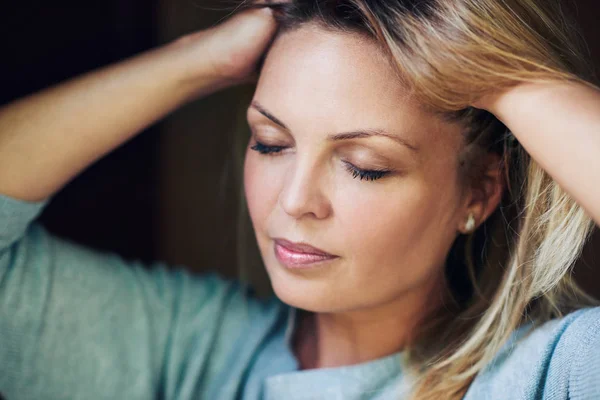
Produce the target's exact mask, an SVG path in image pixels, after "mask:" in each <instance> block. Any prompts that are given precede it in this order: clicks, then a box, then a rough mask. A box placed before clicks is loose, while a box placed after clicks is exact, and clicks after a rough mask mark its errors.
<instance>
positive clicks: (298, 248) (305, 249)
mask: <svg viewBox="0 0 600 400" xmlns="http://www.w3.org/2000/svg"><path fill="white" fill-rule="evenodd" d="M275 242H276V243H277V244H279V245H280V246H283V247H285V248H287V249H290V250H292V251H295V252H297V253H306V254H318V255H321V256H328V257H335V255H333V254H330V253H328V252H326V251H324V250H321V249H319V248H317V247H314V246H311V245H310V244H308V243H303V242H290V241H289V240H285V239H282V238H276V239H275Z"/></svg>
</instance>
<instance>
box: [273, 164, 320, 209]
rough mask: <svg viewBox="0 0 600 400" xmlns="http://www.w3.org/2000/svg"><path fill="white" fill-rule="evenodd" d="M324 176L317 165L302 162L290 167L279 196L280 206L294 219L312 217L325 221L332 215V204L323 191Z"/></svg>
mask: <svg viewBox="0 0 600 400" xmlns="http://www.w3.org/2000/svg"><path fill="white" fill-rule="evenodd" d="M323 184H324V175H323V172H322V171H319V170H318V168H316V166H315V165H309V164H308V163H304V165H301V163H300V162H297V163H294V165H293V166H291V167H290V169H289V171H288V174H287V176H286V178H285V182H284V184H283V187H282V190H281V192H280V194H279V205H280V206H281V208H282V209H283V210H284V211H285V212H286V213H287V214H288V215H290V216H291V217H293V218H296V219H298V218H301V217H303V216H307V215H311V216H312V217H313V218H318V219H323V218H327V216H329V215H330V214H331V204H330V202H329V200H328V199H327V196H326V195H325V192H324V190H323Z"/></svg>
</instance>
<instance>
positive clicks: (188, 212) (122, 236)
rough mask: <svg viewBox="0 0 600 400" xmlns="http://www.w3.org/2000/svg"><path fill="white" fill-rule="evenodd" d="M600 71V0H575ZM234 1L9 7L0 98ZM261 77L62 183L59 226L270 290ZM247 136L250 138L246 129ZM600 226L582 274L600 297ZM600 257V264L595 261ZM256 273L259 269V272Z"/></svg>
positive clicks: (166, 35) (203, 22)
mask: <svg viewBox="0 0 600 400" xmlns="http://www.w3.org/2000/svg"><path fill="white" fill-rule="evenodd" d="M568 3H569V4H574V5H575V8H576V9H577V17H578V19H579V23H580V24H581V27H582V30H583V33H584V36H585V38H586V40H587V43H588V45H589V48H590V53H591V58H592V59H593V60H594V61H595V64H596V65H597V67H598V69H599V70H600V41H598V40H597V39H598V38H600V27H599V25H598V23H597V21H598V19H599V18H600V3H599V2H598V1H597V0H573V1H569V2H568ZM232 4H234V2H233V1H218V0H212V1H204V0H145V1H141V0H102V1H93V0H90V1H87V2H81V1H73V0H57V1H54V2H51V3H48V2H46V1H40V0H32V1H28V2H9V3H8V4H4V5H3V7H2V13H0V41H1V43H2V49H3V52H2V56H1V57H2V58H1V62H0V88H1V90H0V104H4V103H6V102H8V101H10V100H13V99H15V98H18V97H21V96H24V95H26V94H28V93H31V92H34V91H37V90H40V89H42V88H44V87H47V86H49V85H52V84H55V83H58V82H60V81H63V80H65V79H68V78H70V77H73V76H75V75H78V74H80V73H83V72H87V71H90V70H92V69H95V68H99V67H102V66H104V65H107V64H110V63H112V62H115V61H118V60H121V59H123V58H126V57H128V56H130V55H133V54H136V53H139V52H141V51H144V50H146V49H149V48H151V47H154V46H157V45H160V44H163V43H166V42H168V41H170V40H172V39H174V38H176V37H178V36H180V35H183V34H184V33H187V32H191V31H195V30H197V29H202V28H206V27H208V26H211V25H213V24H215V23H216V22H217V21H219V20H220V19H222V18H223V17H225V16H226V15H227V14H228V11H227V9H231V7H232ZM251 95H252V87H248V86H246V87H238V88H233V89H228V90H226V91H224V92H220V93H217V94H215V95H212V96H210V97H208V98H205V99H201V100H198V101H195V102H193V103H191V104H189V105H187V106H185V107H183V108H181V109H179V110H178V111H176V112H175V113H173V114H171V115H170V116H168V117H167V118H166V119H164V120H163V121H161V122H160V123H158V124H156V125H154V126H153V127H151V128H150V129H148V130H147V131H145V132H143V133H142V134H140V135H138V136H136V137H135V138H134V139H133V140H131V141H130V142H128V143H126V144H125V145H124V146H122V147H121V148H119V149H118V150H116V151H114V152H112V153H111V154H109V155H108V156H106V157H105V158H103V159H102V160H100V161H98V162H97V163H95V164H94V165H92V166H91V167H90V168H88V169H87V170H86V171H85V172H84V173H82V174H81V175H80V176H78V177H77V178H76V179H74V180H73V181H72V182H71V183H70V184H69V185H68V186H66V187H65V188H64V190H62V191H61V192H60V193H58V194H57V195H56V196H55V197H54V198H53V199H52V201H51V202H50V204H49V205H48V207H47V208H46V209H45V211H44V213H43V214H42V216H41V219H42V221H43V222H44V224H45V225H46V226H47V227H48V228H49V229H50V230H51V231H53V232H54V233H55V234H58V235H60V236H63V237H67V238H72V239H74V240H76V241H78V242H80V243H83V244H85V245H88V246H91V247H94V248H96V249H99V250H103V251H114V252H117V253H119V254H121V255H122V256H124V257H125V258H127V259H132V260H133V259H141V260H143V261H145V262H147V263H150V262H151V261H153V260H163V261H165V262H167V263H168V264H170V265H177V266H181V267H185V268H189V269H191V270H193V271H196V272H201V271H205V270H208V269H217V268H218V269H219V271H221V272H222V273H223V274H224V275H225V276H229V277H236V276H238V275H239V274H246V275H248V274H250V275H251V276H246V277H245V278H246V279H248V280H249V281H251V282H252V283H253V284H254V285H255V286H256V287H257V289H258V290H259V291H263V292H265V291H268V290H269V287H268V280H267V278H266V275H265V273H264V271H263V268H262V265H261V263H260V258H259V256H258V252H257V250H256V248H255V241H254V240H255V239H254V236H253V233H252V230H251V227H250V226H249V221H248V220H247V218H244V216H243V215H244V213H243V212H241V210H242V209H243V207H245V205H244V204H243V202H242V201H241V200H240V199H241V197H240V195H241V185H242V181H241V164H240V155H241V152H242V150H243V147H244V146H245V143H244V142H243V140H244V137H245V135H244V131H245V129H246V127H245V120H244V112H245V110H244V106H245V105H247V104H248V102H249V99H250V97H251ZM240 138H241V139H240ZM599 236H600V235H599V234H597V233H596V234H595V236H594V238H593V240H592V242H591V243H590V244H589V245H588V246H587V248H586V249H585V252H584V256H583V258H582V261H581V262H580V263H579V264H578V265H577V266H576V268H575V276H576V278H577V279H578V280H579V281H580V282H581V283H582V284H583V286H584V287H585V288H587V289H588V290H590V291H591V292H592V293H594V294H595V295H596V296H597V297H600V237H599ZM593 266H595V268H593ZM248 271H250V272H248Z"/></svg>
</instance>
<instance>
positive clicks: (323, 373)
mask: <svg viewBox="0 0 600 400" xmlns="http://www.w3.org/2000/svg"><path fill="white" fill-rule="evenodd" d="M45 204H46V202H40V203H26V202H22V201H18V200H15V199H12V198H8V197H6V196H0V393H2V395H3V396H4V397H5V398H6V399H7V400H21V399H27V400H43V399H52V400H54V399H69V400H73V399H86V400H94V399H110V400H114V399H128V400H135V399H144V400H148V399H180V400H184V399H215V400H229V399H242V400H257V399H270V400H282V399H283V400H287V399H289V400H300V399H327V400H331V399H340V400H341V399H343V400H354V399H357V400H358V399H380V400H381V399H395V400H397V399H402V398H403V397H405V396H403V394H404V395H405V394H406V393H407V392H408V390H409V389H410V387H411V377H410V375H409V374H407V373H404V371H403V369H402V361H403V356H404V354H403V352H399V353H396V354H392V355H389V356H387V357H383V358H380V359H377V360H373V361H369V362H364V363H361V364H355V365H351V366H345V367H336V368H323V369H314V370H303V371H302V370H299V369H298V363H297V360H296V359H295V357H294V355H293V353H292V349H291V346H290V343H291V342H290V338H291V334H292V332H293V329H294V323H295V321H296V319H295V315H296V310H295V309H294V308H292V307H289V306H287V305H286V304H284V303H282V302H281V301H280V300H278V299H277V298H276V297H272V298H270V299H267V300H259V299H258V298H256V297H254V296H252V293H251V291H250V290H249V288H248V287H247V286H245V285H243V284H241V283H239V282H238V281H230V280H226V279H224V278H222V277H221V276H220V275H218V274H216V273H209V274H204V275H200V276H192V275H189V274H187V273H185V272H183V271H181V270H171V269H167V268H165V266H164V265H161V264H159V263H156V264H155V265H153V266H151V268H150V269H148V268H145V267H144V266H142V265H140V264H139V263H136V262H133V263H126V262H125V261H123V259H121V258H120V257H119V256H118V255H116V254H112V253H99V252H95V251H92V250H90V249H88V248H85V247H81V246H79V245H77V244H75V243H72V242H69V241H66V240H62V239H59V238H57V237H55V236H52V235H51V234H49V233H48V232H47V231H46V230H45V229H44V228H43V227H42V226H41V225H39V224H38V223H36V222H35V218H36V216H37V215H38V214H39V212H40V211H41V209H42V208H43V207H44V205H45ZM465 399H467V400H473V399H486V400H489V399H511V400H512V399H532V400H533V399H600V308H588V309H583V310H579V311H576V312H574V313H572V314H570V315H568V316H566V317H565V318H562V319H560V320H552V321H550V322H547V323H545V324H543V325H541V326H538V327H535V328H534V327H532V326H529V325H525V326H523V327H521V328H519V329H518V330H517V331H515V332H514V333H513V335H512V337H511V340H510V341H509V342H508V343H506V344H505V346H504V347H503V349H502V350H501V351H500V352H499V353H498V354H497V355H496V358H495V359H494V361H493V362H492V363H490V364H489V365H488V367H487V368H486V369H485V370H484V371H482V372H481V373H480V374H479V375H478V376H477V378H476V379H475V381H474V382H473V384H472V385H471V387H470V389H469V391H468V392H467V394H466V396H465Z"/></svg>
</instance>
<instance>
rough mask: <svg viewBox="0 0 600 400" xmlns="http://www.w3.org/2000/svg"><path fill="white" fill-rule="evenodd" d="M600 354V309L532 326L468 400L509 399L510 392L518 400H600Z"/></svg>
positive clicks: (485, 372) (477, 382)
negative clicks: (507, 392) (508, 391)
mask: <svg viewBox="0 0 600 400" xmlns="http://www.w3.org/2000/svg"><path fill="white" fill-rule="evenodd" d="M599 349H600V307H594V308H584V309H580V310H577V311H575V312H572V313H570V314H567V315H565V316H564V317H562V318H557V319H553V320H550V321H547V322H545V323H543V324H541V325H539V326H537V327H533V326H532V325H531V324H527V325H525V326H523V327H521V328H519V329H518V330H517V331H515V332H514V333H513V335H512V336H511V338H510V339H509V341H508V342H507V343H506V344H505V345H504V347H503V348H502V349H501V350H500V351H499V352H498V354H497V355H496V356H495V357H494V359H493V360H492V361H491V362H490V363H489V364H488V365H487V366H486V367H485V368H484V369H483V370H482V371H481V372H480V374H479V375H478V376H477V377H476V379H475V381H474V382H473V384H472V385H471V386H472V387H471V388H470V389H469V392H468V393H467V394H468V395H471V396H472V397H468V396H467V397H466V398H467V399H477V398H489V399H495V398H498V399H501V398H506V397H503V396H506V388H510V390H511V394H510V395H511V398H515V399H546V398H548V399H550V398H551V399H582V400H583V399H591V398H600V350H599ZM494 393H502V394H501V395H498V396H499V397H494V396H496V394H494ZM473 396H474V397H473ZM481 396H484V397H481Z"/></svg>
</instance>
